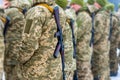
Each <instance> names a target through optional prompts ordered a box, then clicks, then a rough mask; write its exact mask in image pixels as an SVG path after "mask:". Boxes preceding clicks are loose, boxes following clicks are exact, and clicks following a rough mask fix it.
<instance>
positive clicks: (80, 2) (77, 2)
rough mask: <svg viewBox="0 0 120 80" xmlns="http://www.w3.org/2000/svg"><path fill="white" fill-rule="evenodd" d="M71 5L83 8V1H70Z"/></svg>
mask: <svg viewBox="0 0 120 80" xmlns="http://www.w3.org/2000/svg"><path fill="white" fill-rule="evenodd" d="M71 4H78V5H81V6H84V0H71Z"/></svg>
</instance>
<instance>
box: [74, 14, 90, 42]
mask: <svg viewBox="0 0 120 80" xmlns="http://www.w3.org/2000/svg"><path fill="white" fill-rule="evenodd" d="M76 21H77V25H78V28H77V41H80V39H81V40H82V39H83V36H82V35H86V34H89V33H90V30H91V26H92V23H91V17H90V16H89V14H88V13H87V12H80V13H79V14H78V16H77V20H76ZM88 37H91V36H88Z"/></svg>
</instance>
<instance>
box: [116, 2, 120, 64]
mask: <svg viewBox="0 0 120 80" xmlns="http://www.w3.org/2000/svg"><path fill="white" fill-rule="evenodd" d="M118 7H119V8H118V12H117V13H116V15H117V17H118V18H119V22H120V3H119V6H118ZM119 26H120V23H119ZM117 37H120V36H117ZM119 40H120V39H119ZM119 40H118V41H119ZM118 49H119V56H118V62H119V65H120V42H119V44H118Z"/></svg>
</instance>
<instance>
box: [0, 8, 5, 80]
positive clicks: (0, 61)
mask: <svg viewBox="0 0 120 80" xmlns="http://www.w3.org/2000/svg"><path fill="white" fill-rule="evenodd" d="M2 11H3V9H0V17H2V18H5V17H3V14H4V13H3V12H2ZM3 30H4V22H3V21H2V19H1V18H0V80H2V78H3V72H4V50H5V45H4V36H3Z"/></svg>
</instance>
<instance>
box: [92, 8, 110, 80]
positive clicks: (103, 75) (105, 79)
mask: <svg viewBox="0 0 120 80" xmlns="http://www.w3.org/2000/svg"><path fill="white" fill-rule="evenodd" d="M109 24H110V20H109V14H108V13H107V12H106V11H103V10H101V11H99V12H97V14H96V16H95V26H94V28H95V31H94V32H95V35H94V44H93V56H92V71H93V75H94V78H98V79H99V80H110V78H109V74H110V73H109V49H110V42H109V41H108V37H109Z"/></svg>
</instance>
